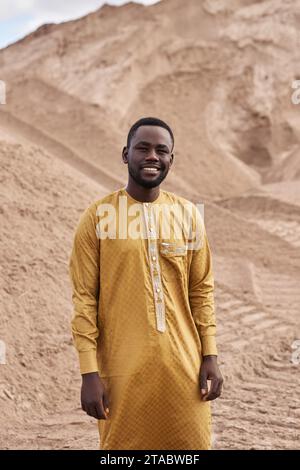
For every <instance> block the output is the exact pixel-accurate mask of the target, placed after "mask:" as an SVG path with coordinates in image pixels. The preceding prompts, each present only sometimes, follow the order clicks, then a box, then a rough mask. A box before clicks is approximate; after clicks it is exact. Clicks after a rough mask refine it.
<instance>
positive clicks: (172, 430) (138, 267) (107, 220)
mask: <svg viewBox="0 0 300 470" xmlns="http://www.w3.org/2000/svg"><path fill="white" fill-rule="evenodd" d="M173 147H174V136H173V132H172V130H171V129H170V127H169V126H168V125H167V124H166V123H165V122H163V121H161V120H160V119H157V118H143V119H140V120H139V121H137V122H136V123H135V124H134V125H133V126H132V128H131V129H130V131H129V134H128V138H127V146H126V147H124V149H123V154H122V158H123V162H124V163H125V164H126V165H128V183H127V186H126V188H122V189H120V190H118V191H115V192H113V193H112V194H109V195H107V196H106V197H104V198H103V199H101V200H99V201H96V202H95V203H94V204H92V205H91V206H90V207H89V208H88V209H87V210H86V211H85V212H84V214H83V216H82V217H81V220H80V223H79V225H78V228H77V231H76V234H75V239H74V245H73V250H72V254H71V258H70V275H71V279H72V284H73V304H74V316H73V320H72V333H73V338H74V342H75V346H76V348H77V350H78V352H79V361H80V370H81V374H82V389H81V403H82V409H83V410H84V411H85V412H86V413H87V414H88V415H89V416H93V417H94V418H96V419H97V420H98V425H99V433H100V448H101V449H109V450H115V449H146V450H154V449H209V448H210V447H211V429H210V424H211V420H210V403H209V402H210V400H214V399H215V398H217V397H219V396H220V394H221V388H222V382H223V379H222V376H221V373H220V371H219V368H218V365H217V349H216V343H215V330H216V325H215V316H214V299H213V274H212V263H211V254H210V248H209V245H208V240H207V236H206V231H205V228H204V225H203V221H202V219H201V217H200V214H199V212H198V210H195V208H196V206H195V205H194V204H192V203H190V202H189V201H187V200H185V199H183V198H181V197H178V196H176V195H174V194H173V193H170V192H167V191H163V190H161V189H160V184H161V182H162V181H163V180H164V179H165V178H166V176H167V174H168V172H169V169H170V167H171V165H172V164H173V158H174V155H173ZM186 207H188V209H187V210H186V211H185V215H184V216H183V215H182V214H184V209H186ZM191 207H192V210H190V209H191ZM162 208H163V210H162ZM174 208H176V210H174V213H173V212H172V210H173V209H174ZM171 212H172V217H169V218H168V217H167V216H168V215H170V213H171ZM137 213H138V215H139V217H137V216H136V214H137ZM199 234H200V235H199ZM208 380H210V381H211V386H210V389H208V385H207V381H208Z"/></svg>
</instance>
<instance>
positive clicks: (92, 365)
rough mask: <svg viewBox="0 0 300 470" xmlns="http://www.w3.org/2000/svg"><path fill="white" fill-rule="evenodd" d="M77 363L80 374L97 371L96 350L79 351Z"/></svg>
mask: <svg viewBox="0 0 300 470" xmlns="http://www.w3.org/2000/svg"><path fill="white" fill-rule="evenodd" d="M79 365H80V372H81V374H89V373H90V372H98V362H97V356H96V351H95V350H94V349H91V350H90V351H83V352H80V353H79Z"/></svg>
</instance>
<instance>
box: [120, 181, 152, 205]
mask: <svg viewBox="0 0 300 470" xmlns="http://www.w3.org/2000/svg"><path fill="white" fill-rule="evenodd" d="M126 191H127V192H128V194H129V195H130V196H131V197H133V199H136V200H137V201H140V202H153V201H155V199H157V198H158V196H159V192H160V190H159V186H156V187H155V188H144V186H140V185H138V184H137V183H136V182H133V181H131V180H129V181H128V183H127V186H126Z"/></svg>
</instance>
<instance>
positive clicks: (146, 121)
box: [127, 117, 174, 150]
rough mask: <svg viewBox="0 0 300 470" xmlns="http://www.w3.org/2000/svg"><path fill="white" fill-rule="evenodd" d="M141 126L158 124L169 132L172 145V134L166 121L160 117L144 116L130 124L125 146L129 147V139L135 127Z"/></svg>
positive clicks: (135, 129) (134, 131)
mask: <svg viewBox="0 0 300 470" xmlns="http://www.w3.org/2000/svg"><path fill="white" fill-rule="evenodd" d="M141 126H159V127H163V128H164V129H167V131H168V132H169V134H170V136H171V139H172V144H173V147H174V135H173V132H172V129H171V127H170V126H169V125H168V124H167V123H166V122H164V121H162V120H161V119H158V118H155V117H145V118H141V119H139V120H138V121H136V122H135V123H134V124H133V125H132V126H131V128H130V130H129V132H128V136H127V148H129V147H130V143H131V139H132V138H133V136H134V134H135V133H136V131H137V129H138V128H139V127H141ZM173 147H172V150H173Z"/></svg>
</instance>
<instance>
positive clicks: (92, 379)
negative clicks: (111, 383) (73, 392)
mask: <svg viewBox="0 0 300 470" xmlns="http://www.w3.org/2000/svg"><path fill="white" fill-rule="evenodd" d="M108 406H109V403H108V396H107V391H106V390H105V387H104V384H103V382H102V381H101V379H100V377H99V374H98V372H91V373H89V374H82V386H81V407H82V409H83V411H85V412H86V413H87V414H88V415H89V416H93V418H96V419H107V417H108V413H109V408H108Z"/></svg>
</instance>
